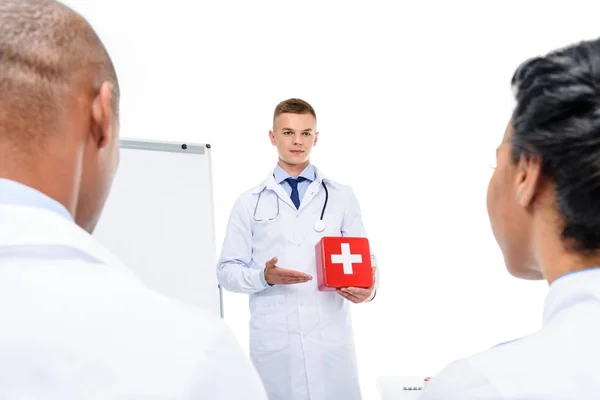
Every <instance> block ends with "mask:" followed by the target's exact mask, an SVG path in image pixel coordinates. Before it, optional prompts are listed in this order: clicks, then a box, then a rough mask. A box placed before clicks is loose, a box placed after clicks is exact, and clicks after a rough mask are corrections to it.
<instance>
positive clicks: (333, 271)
mask: <svg viewBox="0 0 600 400" xmlns="http://www.w3.org/2000/svg"><path fill="white" fill-rule="evenodd" d="M315 255H316V258H317V260H316V261H317V286H318V288H319V290H320V291H334V290H336V289H341V288H345V287H360V288H370V287H371V286H373V269H372V266H371V250H370V247H369V240H368V239H367V238H358V237H333V236H326V237H323V238H321V240H320V241H319V242H318V243H317V244H316V245H315Z"/></svg>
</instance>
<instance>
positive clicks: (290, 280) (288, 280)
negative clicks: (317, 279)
mask: <svg viewBox="0 0 600 400" xmlns="http://www.w3.org/2000/svg"><path fill="white" fill-rule="evenodd" d="M282 279H283V283H285V284H294V283H304V282H308V281H310V278H307V277H303V276H290V277H283V278H282Z"/></svg>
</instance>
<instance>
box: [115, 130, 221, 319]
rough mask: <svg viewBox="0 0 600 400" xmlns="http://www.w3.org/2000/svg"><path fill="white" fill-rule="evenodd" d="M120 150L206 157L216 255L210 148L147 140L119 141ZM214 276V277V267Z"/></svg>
mask: <svg viewBox="0 0 600 400" xmlns="http://www.w3.org/2000/svg"><path fill="white" fill-rule="evenodd" d="M120 148H121V149H133V150H147V151H164V152H168V153H191V154H205V155H206V156H207V157H208V171H209V177H208V179H209V181H208V183H209V185H208V186H209V190H210V203H211V207H212V212H211V213H210V214H211V215H210V217H211V223H212V236H213V238H214V240H215V248H214V249H213V250H214V252H215V253H214V254H215V256H216V255H217V253H216V251H217V248H216V240H217V239H216V231H215V196H214V187H213V173H212V172H213V170H212V158H211V148H212V146H211V145H210V144H208V143H191V142H173V141H165V140H149V139H121V140H120ZM213 268H215V275H216V266H213ZM217 288H218V290H219V310H220V314H221V319H224V318H225V313H224V310H223V289H222V288H221V285H220V284H218V283H217Z"/></svg>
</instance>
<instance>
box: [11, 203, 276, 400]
mask: <svg viewBox="0 0 600 400" xmlns="http://www.w3.org/2000/svg"><path fill="white" fill-rule="evenodd" d="M0 321H1V328H0V399H7V400H10V399H60V400H70V399H77V400H80V399H107V400H109V399H120V400H125V399H128V400H129V399H136V400H137V399H210V400H213V399H219V400H221V399H223V400H229V399H231V400H239V399H259V400H265V399H266V394H265V391H264V388H263V387H262V384H261V382H260V378H259V376H258V374H257V373H256V371H255V369H254V368H253V367H252V365H251V362H250V360H249V359H247V358H246V357H245V356H244V355H243V351H242V349H241V347H240V346H239V344H238V343H237V342H236V341H235V339H234V337H233V335H232V333H231V332H230V330H229V329H228V327H227V326H225V325H224V323H223V322H222V321H221V320H220V319H219V318H218V317H212V316H210V315H207V314H204V313H203V312H201V311H199V310H196V309H193V308H191V307H188V306H186V305H184V304H181V303H178V302H176V301H173V300H170V299H168V298H165V297H163V296H160V295H158V294H155V293H153V292H151V291H150V290H148V289H146V288H145V287H144V286H143V285H142V284H141V283H140V281H139V280H138V279H137V277H136V276H134V275H133V274H132V273H131V271H130V270H128V269H127V268H126V267H124V266H123V265H121V264H120V263H119V262H118V261H117V260H115V259H114V258H113V257H112V256H111V255H110V254H109V253H107V251H106V250H104V249H103V248H102V247H101V246H100V245H99V244H98V243H97V242H96V241H95V239H93V238H92V236H90V235H89V234H87V233H86V232H85V231H83V230H81V229H80V228H79V227H78V226H76V225H75V224H74V223H73V222H72V221H71V220H68V219H67V218H64V217H63V216H61V215H59V214H58V213H55V212H53V211H49V210H45V209H41V208H34V207H24V206H15V205H6V204H0Z"/></svg>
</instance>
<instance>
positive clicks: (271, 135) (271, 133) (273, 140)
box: [269, 130, 277, 146]
mask: <svg viewBox="0 0 600 400" xmlns="http://www.w3.org/2000/svg"><path fill="white" fill-rule="evenodd" d="M269 138H270V139H271V144H272V145H273V146H277V143H275V133H274V132H273V131H272V130H270V131H269Z"/></svg>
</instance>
